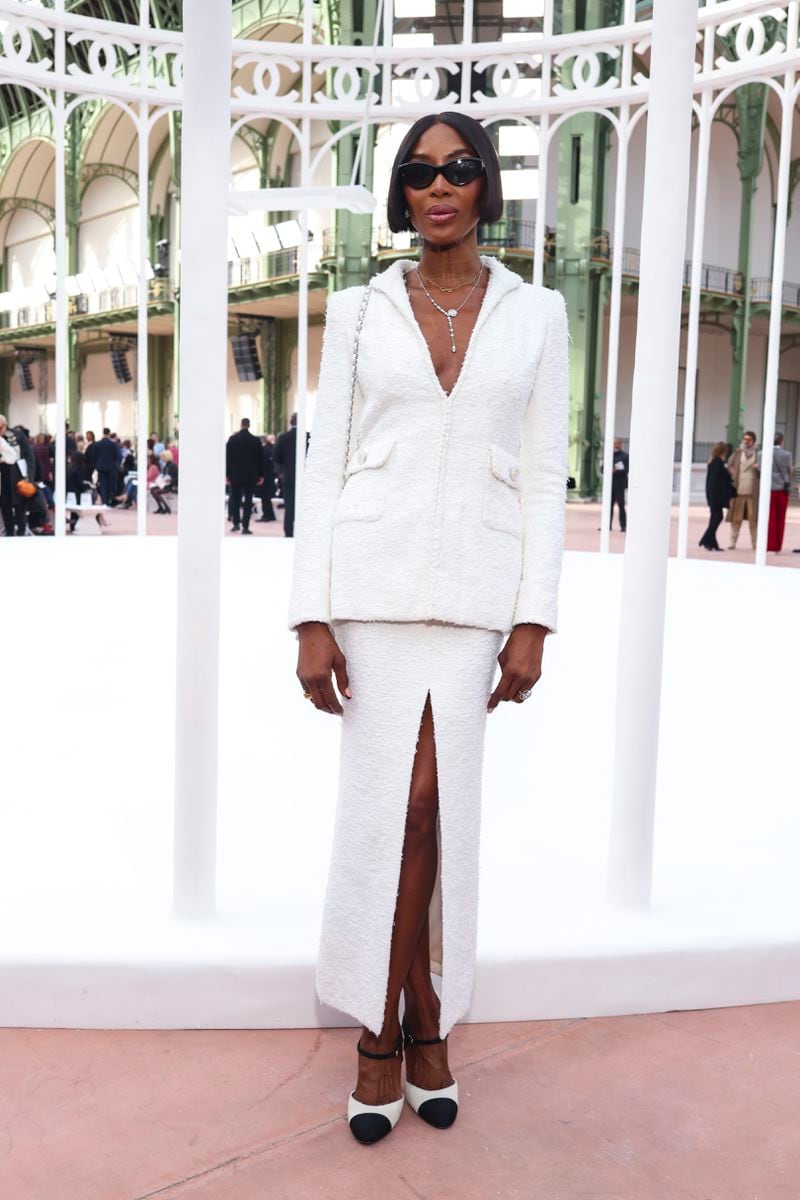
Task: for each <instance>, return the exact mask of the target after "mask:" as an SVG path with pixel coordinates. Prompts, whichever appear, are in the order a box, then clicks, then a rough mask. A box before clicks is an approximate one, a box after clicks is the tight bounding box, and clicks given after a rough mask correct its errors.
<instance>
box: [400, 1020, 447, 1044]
mask: <svg viewBox="0 0 800 1200" xmlns="http://www.w3.org/2000/svg"><path fill="white" fill-rule="evenodd" d="M402 1036H403V1038H404V1039H405V1043H406V1045H407V1046H438V1045H439V1043H440V1042H444V1041H446V1040H447V1039H446V1038H440V1037H435V1038H418V1037H414V1035H413V1033H412V1032H411V1030H410V1029H409V1028H408V1026H407V1025H406V1024H405V1022H403V1026H402Z"/></svg>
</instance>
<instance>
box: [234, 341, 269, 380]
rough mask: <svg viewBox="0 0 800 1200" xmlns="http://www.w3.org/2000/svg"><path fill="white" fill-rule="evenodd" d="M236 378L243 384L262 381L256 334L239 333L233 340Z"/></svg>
mask: <svg viewBox="0 0 800 1200" xmlns="http://www.w3.org/2000/svg"><path fill="white" fill-rule="evenodd" d="M231 346H232V347H233V362H234V366H235V367H236V378H237V379H239V380H241V381H242V382H252V381H253V380H254V379H262V378H263V373H262V371H261V363H260V362H259V360H258V343H257V341H256V337H255V334H252V333H237V334H236V336H235V337H232V338H231Z"/></svg>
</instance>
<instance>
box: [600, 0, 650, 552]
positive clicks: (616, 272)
mask: <svg viewBox="0 0 800 1200" xmlns="http://www.w3.org/2000/svg"><path fill="white" fill-rule="evenodd" d="M635 22H636V5H635V3H634V0H625V7H624V12H623V24H624V25H625V27H626V29H627V28H629V27H630V26H632V25H634V24H635ZM632 74H633V44H632V43H631V42H626V43H625V48H624V50H623V54H622V70H621V71H620V82H621V84H622V87H623V88H629V87H630V86H631V76H632ZM639 119H640V120H642V119H643V118H641V117H640V118H639ZM630 140H631V106H630V104H623V105H622V106H621V108H620V110H619V125H618V126H617V174H616V183H615V187H614V232H613V233H612V235H611V254H612V259H611V295H610V299H609V306H608V370H607V373H606V403H605V412H604V414H603V423H604V432H603V488H602V494H601V498H600V552H601V553H602V554H607V553H608V551H609V542H610V534H609V525H610V524H611V479H612V476H613V470H614V438H615V437H616V433H617V431H616V424H617V388H618V386H619V333H620V313H621V309H622V259H623V256H624V254H625V210H626V205H627V198H628V149H629V147H630Z"/></svg>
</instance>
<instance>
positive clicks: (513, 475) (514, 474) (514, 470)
mask: <svg viewBox="0 0 800 1200" xmlns="http://www.w3.org/2000/svg"><path fill="white" fill-rule="evenodd" d="M518 475H519V467H512V468H511V478H512V479H516V478H517V476H518Z"/></svg>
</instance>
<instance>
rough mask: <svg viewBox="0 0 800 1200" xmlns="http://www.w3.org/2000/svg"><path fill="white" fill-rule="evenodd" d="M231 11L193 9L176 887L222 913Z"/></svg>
mask: <svg viewBox="0 0 800 1200" xmlns="http://www.w3.org/2000/svg"><path fill="white" fill-rule="evenodd" d="M231 40H232V29H231V8H230V3H229V2H228V0H204V2H203V4H202V5H201V4H198V3H190V4H187V5H185V7H184V35H183V41H184V84H183V87H184V105H183V137H182V151H181V197H182V214H181V216H182V223H181V330H180V430H181V436H180V450H181V457H180V509H179V514H178V612H177V620H178V626H177V681H176V682H177V691H176V705H177V715H176V730H175V851H174V857H175V888H174V907H175V912H176V913H178V914H180V915H202V914H207V913H209V912H212V911H213V908H214V876H215V858H216V820H217V812H216V805H217V740H218V732H217V705H218V694H219V612H220V557H221V547H222V533H223V479H224V454H225V451H224V445H225V442H224V434H225V425H224V411H225V388H226V354H227V300H228V294H227V230H228V189H229V179H230V170H229V163H230V78H231Z"/></svg>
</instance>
